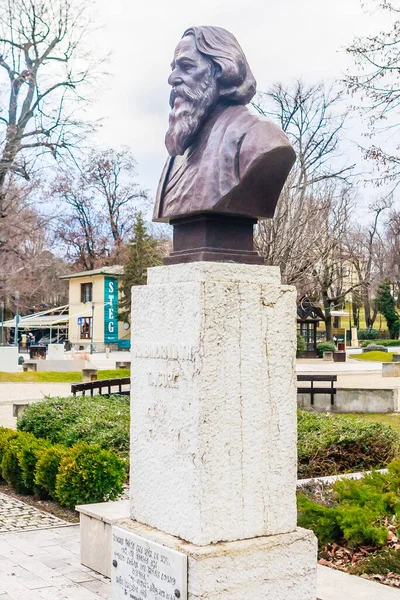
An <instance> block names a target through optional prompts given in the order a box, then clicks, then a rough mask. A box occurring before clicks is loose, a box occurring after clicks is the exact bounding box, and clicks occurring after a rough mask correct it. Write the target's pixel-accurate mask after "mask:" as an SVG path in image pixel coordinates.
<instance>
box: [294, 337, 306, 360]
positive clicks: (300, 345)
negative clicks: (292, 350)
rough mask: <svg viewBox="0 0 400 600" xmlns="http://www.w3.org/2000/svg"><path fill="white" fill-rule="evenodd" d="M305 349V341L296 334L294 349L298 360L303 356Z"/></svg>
mask: <svg viewBox="0 0 400 600" xmlns="http://www.w3.org/2000/svg"><path fill="white" fill-rule="evenodd" d="M305 349H306V340H305V339H304V337H303V336H302V335H300V333H298V334H297V348H296V356H297V358H299V357H300V356H303V354H304V350H305Z"/></svg>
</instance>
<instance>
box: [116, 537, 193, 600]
mask: <svg viewBox="0 0 400 600" xmlns="http://www.w3.org/2000/svg"><path fill="white" fill-rule="evenodd" d="M111 560H112V567H111V568H112V571H111V582H112V597H113V600H127V599H129V600H161V599H162V600H176V599H177V598H179V599H180V600H187V556H186V554H183V553H182V552H177V551H176V550H172V549H171V548H167V547H166V546H162V545H161V544H156V543H155V542H151V541H149V540H147V539H145V538H143V537H141V536H139V535H136V534H135V533H132V532H131V531H129V530H127V529H123V528H121V527H116V526H114V527H113V528H112V558H111Z"/></svg>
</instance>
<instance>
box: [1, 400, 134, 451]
mask: <svg viewBox="0 0 400 600" xmlns="http://www.w3.org/2000/svg"><path fill="white" fill-rule="evenodd" d="M17 429H18V431H27V432H30V433H33V434H34V435H35V436H36V437H39V438H46V439H48V440H49V441H51V442H52V443H53V444H63V445H65V446H69V447H70V446H73V445H74V444H76V443H78V442H88V443H90V444H98V445H99V446H100V447H101V448H104V449H105V450H114V451H115V452H116V453H117V454H119V455H120V456H121V457H122V458H124V459H125V460H128V458H129V397H127V396H109V397H105V396H93V397H84V398H80V397H74V396H70V397H69V398H48V399H46V400H43V401H42V402H35V403H33V404H30V405H29V406H27V407H26V408H25V410H24V412H23V415H22V416H21V417H20V418H19V419H18V422H17ZM0 445H1V442H0ZM0 452H1V449H0Z"/></svg>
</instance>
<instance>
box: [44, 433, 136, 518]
mask: <svg viewBox="0 0 400 600" xmlns="http://www.w3.org/2000/svg"><path fill="white" fill-rule="evenodd" d="M125 477H126V474H125V462H124V461H123V460H122V459H121V458H120V457H119V456H117V455H116V454H115V453H114V452H110V451H108V450H103V449H102V448H100V446H96V445H89V444H87V443H86V442H80V443H79V444H76V446H74V447H73V448H71V450H70V452H68V454H67V455H66V456H64V457H63V458H62V459H61V463H60V469H59V472H58V474H57V477H56V489H55V496H56V498H57V499H58V501H59V502H60V504H62V505H63V506H67V507H68V508H74V507H75V506H76V505H77V504H88V503H92V502H107V501H109V500H115V499H116V498H117V497H118V496H119V495H120V494H121V493H122V491H123V488H124V482H125Z"/></svg>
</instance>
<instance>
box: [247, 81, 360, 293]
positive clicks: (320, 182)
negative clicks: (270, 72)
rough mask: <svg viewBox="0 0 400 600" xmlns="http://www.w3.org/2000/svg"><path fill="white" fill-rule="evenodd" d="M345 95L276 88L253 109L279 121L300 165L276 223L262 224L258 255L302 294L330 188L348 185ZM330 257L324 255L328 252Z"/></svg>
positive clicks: (320, 86)
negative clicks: (343, 139)
mask: <svg viewBox="0 0 400 600" xmlns="http://www.w3.org/2000/svg"><path fill="white" fill-rule="evenodd" d="M341 98H342V95H341V92H340V91H338V90H335V89H334V88H326V87H325V85H324V84H323V83H320V84H318V85H313V86H307V85H305V84H304V83H302V82H301V81H297V82H295V84H293V85H292V86H289V87H287V88H285V87H284V86H283V85H281V84H276V85H274V86H272V88H271V89H270V91H269V92H267V93H264V94H261V95H260V99H259V103H258V104H255V105H254V106H255V108H256V109H257V110H258V111H259V112H260V113H261V114H263V115H265V116H267V117H272V118H273V119H274V120H276V121H278V123H279V124H280V126H281V127H282V129H283V130H284V131H285V132H286V134H287V135H288V136H289V138H290V139H291V141H292V143H293V146H294V148H295V150H296V153H297V161H296V163H295V166H294V168H293V169H292V172H291V174H290V176H289V178H288V181H287V183H286V186H285V188H284V190H283V192H282V194H281V198H280V200H279V203H278V206H277V209H276V213H275V216H274V219H273V220H264V221H261V222H260V224H259V228H258V236H257V245H258V249H259V251H260V252H261V254H263V256H265V259H266V263H267V264H275V265H279V266H280V268H281V272H282V277H283V279H284V281H286V282H288V283H291V284H295V285H297V286H298V288H299V290H300V291H301V290H304V286H307V285H308V279H309V276H310V274H311V273H312V271H313V268H314V265H315V262H316V260H318V258H319V257H318V256H316V248H318V247H319V240H320V236H321V227H323V226H324V224H325V223H326V220H327V218H328V217H327V214H328V213H327V211H328V212H329V209H330V207H331V200H330V195H329V194H328V196H327V195H326V189H327V188H326V182H329V181H336V182H340V183H343V184H347V183H348V181H349V177H350V175H351V169H352V166H348V165H346V164H343V160H341V158H340V139H341V131H342V129H343V126H344V123H345V116H346V115H345V113H343V111H342V112H339V109H338V105H339V104H340V101H341ZM325 251H326V250H325Z"/></svg>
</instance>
